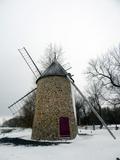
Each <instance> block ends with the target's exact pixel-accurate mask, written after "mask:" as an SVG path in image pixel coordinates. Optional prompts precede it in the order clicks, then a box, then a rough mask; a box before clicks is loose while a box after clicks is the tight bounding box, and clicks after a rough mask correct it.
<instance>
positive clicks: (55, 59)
mask: <svg viewBox="0 0 120 160" xmlns="http://www.w3.org/2000/svg"><path fill="white" fill-rule="evenodd" d="M55 61H57V58H56V52H54V62H55Z"/></svg>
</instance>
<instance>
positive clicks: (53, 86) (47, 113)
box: [32, 76, 77, 140]
mask: <svg viewBox="0 0 120 160" xmlns="http://www.w3.org/2000/svg"><path fill="white" fill-rule="evenodd" d="M60 117H68V118H69V126H70V137H69V138H68V137H67V139H73V138H75V136H76V134H77V125H76V121H75V116H74V111H73V103H72V93H71V86H70V82H69V81H68V80H67V79H66V78H65V77H63V76H48V77H44V78H41V79H39V81H38V82H37V94H36V108H35V116H34V121H33V130H32V139H37V140H59V139H63V137H62V138H61V137H60V133H59V118H60Z"/></svg>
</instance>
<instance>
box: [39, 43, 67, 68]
mask: <svg viewBox="0 0 120 160" xmlns="http://www.w3.org/2000/svg"><path fill="white" fill-rule="evenodd" d="M55 60H57V61H58V62H59V63H60V64H61V65H63V63H64V57H63V50H62V48H61V47H57V46H56V45H53V44H49V46H48V47H47V48H46V50H45V54H44V56H43V57H42V58H41V60H40V64H41V67H42V68H43V69H44V70H45V69H46V68H47V67H48V66H49V65H50V64H52V62H54V61H55Z"/></svg>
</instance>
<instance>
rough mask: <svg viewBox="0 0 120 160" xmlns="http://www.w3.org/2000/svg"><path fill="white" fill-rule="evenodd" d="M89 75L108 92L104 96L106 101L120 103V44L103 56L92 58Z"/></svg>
mask: <svg viewBox="0 0 120 160" xmlns="http://www.w3.org/2000/svg"><path fill="white" fill-rule="evenodd" d="M87 75H88V77H89V78H90V79H91V80H93V81H95V82H97V83H98V84H100V85H101V86H102V87H104V90H106V93H107V94H106V97H104V99H105V100H106V101H108V102H109V103H114V104H120V98H119V97H120V45H119V46H118V48H114V49H112V50H110V51H109V52H108V53H107V54H106V55H104V56H103V57H102V58H98V59H97V60H91V61H90V63H89V68H88V70H87Z"/></svg>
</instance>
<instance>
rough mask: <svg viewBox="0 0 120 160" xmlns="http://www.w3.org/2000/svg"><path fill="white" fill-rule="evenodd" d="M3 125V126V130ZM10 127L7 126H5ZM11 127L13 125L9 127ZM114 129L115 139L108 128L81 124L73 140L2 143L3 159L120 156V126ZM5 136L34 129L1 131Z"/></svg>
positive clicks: (103, 158) (85, 159) (95, 159)
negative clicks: (35, 143)
mask: <svg viewBox="0 0 120 160" xmlns="http://www.w3.org/2000/svg"><path fill="white" fill-rule="evenodd" d="M1 129H2V128H0V130H1ZM4 129H8V128H4ZM9 129H10V128H9ZM111 129H112V132H113V133H114V134H115V136H116V137H117V139H116V140H114V139H113V138H112V137H111V136H110V135H109V133H108V132H107V131H106V130H105V129H96V130H95V131H93V130H92V128H88V129H87V130H86V129H84V128H79V133H80V134H81V135H78V136H77V137H76V138H75V139H74V140H72V141H71V143H70V144H59V145H57V146H55V145H53V146H37V147H33V146H13V145H3V144H0V159H1V160H16V159H17V160H26V159H29V160H33V159H36V160H37V159H39V160H64V159H69V160H78V159H80V160H116V158H117V157H119V158H120V129H118V130H115V129H114V128H113V127H111ZM2 137H20V138H23V139H30V137H31V129H21V128H14V130H13V131H12V132H9V133H6V134H5V133H4V134H2V133H1V134H0V138H2Z"/></svg>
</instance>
